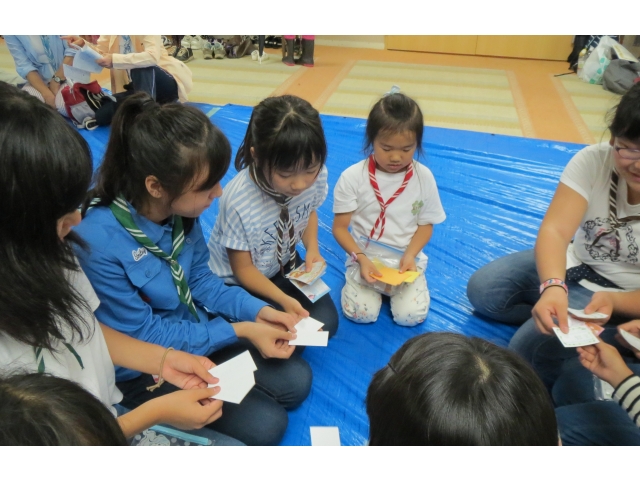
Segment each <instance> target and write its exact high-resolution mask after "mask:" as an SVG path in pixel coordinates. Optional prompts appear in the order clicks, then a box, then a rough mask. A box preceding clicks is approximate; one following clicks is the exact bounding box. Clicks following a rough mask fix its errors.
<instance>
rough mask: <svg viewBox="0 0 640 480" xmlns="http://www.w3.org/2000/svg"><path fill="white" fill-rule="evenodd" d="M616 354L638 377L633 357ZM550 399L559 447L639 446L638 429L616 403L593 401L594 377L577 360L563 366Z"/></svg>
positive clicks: (639, 370)
mask: <svg viewBox="0 0 640 480" xmlns="http://www.w3.org/2000/svg"><path fill="white" fill-rule="evenodd" d="M620 350H621V353H622V354H623V355H624V358H625V360H626V361H627V364H628V366H629V368H630V369H631V370H632V371H633V372H634V373H636V374H640V364H639V363H638V362H637V360H636V359H635V357H633V355H631V353H630V352H629V351H628V350H626V349H623V348H622V347H620ZM627 354H628V355H629V356H626V355H627ZM552 395H553V401H554V403H555V405H556V407H557V408H556V418H557V419H558V428H559V430H560V436H561V438H562V444H563V445H640V428H638V427H637V426H636V424H635V423H634V422H633V421H632V420H631V418H630V417H629V415H628V414H627V412H626V411H625V410H624V409H623V408H622V407H621V406H620V405H619V404H618V402H617V401H615V400H613V401H604V400H599V401H598V400H596V397H595V395H594V376H593V374H592V373H591V372H590V371H589V370H587V369H586V368H584V367H583V366H582V365H581V364H580V362H579V361H578V359H577V358H574V359H572V360H568V361H567V362H566V363H565V364H564V365H563V367H562V371H561V374H560V377H559V378H558V380H557V381H556V382H555V384H554V386H553V391H552Z"/></svg>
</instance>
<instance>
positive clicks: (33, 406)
mask: <svg viewBox="0 0 640 480" xmlns="http://www.w3.org/2000/svg"><path fill="white" fill-rule="evenodd" d="M0 405H2V408H0V445H7V446H9V445H13V446H36V445H38V446H58V445H74V446H75V445H105V446H106V445H116V446H124V445H127V440H126V438H125V436H124V433H123V432H122V429H121V428H120V426H119V425H118V422H117V420H116V419H115V417H114V416H113V415H112V414H111V412H110V411H109V410H108V409H107V407H105V406H104V405H103V404H102V402H100V400H98V399H97V398H96V397H94V396H93V395H91V393H89V392H88V391H86V390H85V389H84V388H82V387H81V386H80V385H78V384H76V383H74V382H72V381H70V380H67V379H64V378H59V377H54V376H51V375H47V374H41V373H29V374H17V375H11V376H8V377H5V378H0Z"/></svg>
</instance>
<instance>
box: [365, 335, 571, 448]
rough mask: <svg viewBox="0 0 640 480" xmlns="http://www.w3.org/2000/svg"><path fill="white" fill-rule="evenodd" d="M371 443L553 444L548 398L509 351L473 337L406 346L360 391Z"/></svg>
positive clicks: (425, 339)
mask: <svg viewBox="0 0 640 480" xmlns="http://www.w3.org/2000/svg"><path fill="white" fill-rule="evenodd" d="M366 403H367V414H368V415H369V420H370V425H371V426H370V444H371V445H557V444H558V430H557V424H556V418H555V413H554V409H553V405H552V403H551V399H550V398H549V394H548V393H547V391H546V389H545V387H544V385H543V384H542V381H541V380H540V379H539V378H538V377H537V375H536V374H535V372H534V371H533V369H532V368H531V367H530V366H529V365H528V364H527V363H526V362H525V361H524V360H523V359H521V358H520V357H518V355H516V354H515V353H513V352H511V351H509V350H506V349H504V348H500V347H498V346H496V345H493V344H491V343H489V342H487V341H485V340H482V339H479V338H469V337H465V336H463V335H459V334H455V333H444V332H438V333H425V334H423V335H419V336H417V337H414V338H412V339H410V340H409V341H407V342H406V343H405V344H404V345H403V346H402V347H400V349H399V350H398V351H397V352H396V353H395V354H394V355H393V356H392V357H391V360H390V361H389V364H388V365H387V366H386V367H384V368H383V369H381V370H379V371H378V372H377V373H376V374H375V375H374V376H373V380H372V382H371V385H370V386H369V390H368V392H367V400H366Z"/></svg>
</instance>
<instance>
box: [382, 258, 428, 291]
mask: <svg viewBox="0 0 640 480" xmlns="http://www.w3.org/2000/svg"><path fill="white" fill-rule="evenodd" d="M373 265H374V266H375V267H376V268H377V269H378V271H379V272H380V273H381V274H382V276H380V277H377V276H375V275H373V278H375V279H376V280H378V281H380V282H382V283H386V284H388V285H393V286H397V285H400V284H401V283H403V282H404V283H411V282H413V281H415V279H416V278H418V275H419V273H418V272H404V273H400V270H398V269H397V268H390V267H387V266H385V265H384V264H383V263H382V262H380V261H379V260H374V261H373Z"/></svg>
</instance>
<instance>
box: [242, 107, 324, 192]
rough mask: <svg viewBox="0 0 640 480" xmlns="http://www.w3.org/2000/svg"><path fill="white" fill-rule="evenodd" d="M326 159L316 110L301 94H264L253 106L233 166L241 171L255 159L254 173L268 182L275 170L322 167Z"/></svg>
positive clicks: (320, 124)
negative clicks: (266, 95) (268, 95)
mask: <svg viewBox="0 0 640 480" xmlns="http://www.w3.org/2000/svg"><path fill="white" fill-rule="evenodd" d="M251 148H253V151H254V155H251ZM254 157H255V158H254ZM326 159H327V142H326V140H325V137H324V130H323V129H322V121H321V120H320V114H319V113H318V111H317V110H316V109H315V108H313V107H312V106H311V104H310V103H309V102H307V101H306V100H304V99H302V98H300V97H296V96H294V95H282V96H280V97H268V98H265V99H264V100H262V101H261V102H260V103H259V104H258V105H256V106H255V107H254V109H253V112H252V113H251V118H250V119H249V125H248V127H247V133H246V134H245V137H244V140H243V141H242V144H241V145H240V147H239V148H238V153H237V154H236V161H235V167H236V170H238V171H240V170H241V169H243V168H246V167H249V166H250V165H252V164H253V163H255V166H256V171H257V173H259V174H261V175H263V177H264V179H265V180H267V181H268V183H271V180H270V179H271V176H272V175H273V173H274V172H275V171H276V170H280V171H288V170H301V169H308V168H310V167H313V166H316V165H318V164H319V165H320V167H322V166H323V165H324V164H325V162H326Z"/></svg>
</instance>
